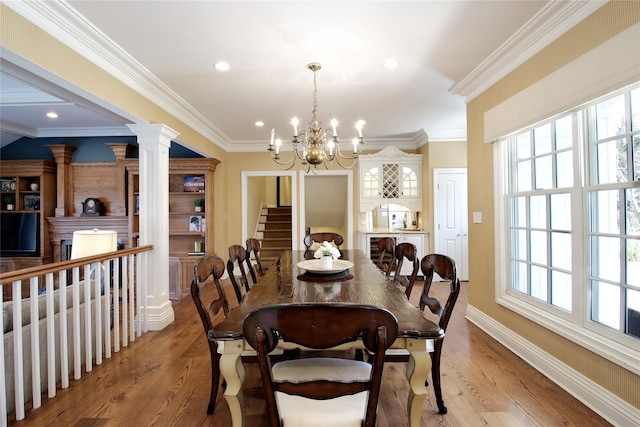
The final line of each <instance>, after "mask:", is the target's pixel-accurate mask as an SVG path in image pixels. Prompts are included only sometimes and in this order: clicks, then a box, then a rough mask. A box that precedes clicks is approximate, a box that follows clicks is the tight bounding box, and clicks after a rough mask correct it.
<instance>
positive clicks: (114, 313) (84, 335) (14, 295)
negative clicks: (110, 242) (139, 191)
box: [0, 245, 153, 427]
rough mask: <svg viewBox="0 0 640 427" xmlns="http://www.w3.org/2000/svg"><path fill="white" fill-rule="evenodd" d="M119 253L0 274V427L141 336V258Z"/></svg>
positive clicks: (141, 253)
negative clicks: (0, 312) (0, 335)
mask: <svg viewBox="0 0 640 427" xmlns="http://www.w3.org/2000/svg"><path fill="white" fill-rule="evenodd" d="M152 249H153V246H151V245H147V246H141V247H137V248H133V249H124V250H120V251H115V252H110V253H107V254H101V255H96V256H91V257H86V258H79V259H76V260H71V261H63V262H57V263H53V264H46V265H43V266H38V267H31V268H25V269H22V270H16V271H12V272H8V273H2V274H0V293H2V295H3V307H2V308H3V315H2V317H0V329H2V331H3V339H2V340H0V359H1V360H0V361H1V362H2V363H1V364H0V366H2V367H3V371H2V375H0V413H1V414H6V415H3V416H2V417H0V427H3V426H6V425H7V424H8V418H9V415H10V414H12V413H13V412H14V411H15V419H16V420H22V419H24V418H25V404H26V403H27V402H29V401H32V407H33V409H37V408H39V407H40V406H41V403H42V402H41V396H42V393H44V392H45V391H46V392H47V396H48V397H49V398H53V397H55V395H56V390H57V386H58V383H59V384H60V387H61V388H62V389H65V388H67V387H69V377H70V376H71V374H72V375H73V379H74V380H79V379H81V377H82V367H83V366H84V371H85V372H90V371H91V370H92V369H93V366H94V365H95V366H99V365H101V364H102V360H103V357H104V358H107V359H108V358H110V357H111V355H112V353H117V352H119V351H120V348H121V347H126V346H128V344H129V343H130V342H133V341H135V340H136V337H139V336H141V335H142V333H143V332H147V330H148V328H147V324H146V321H145V320H143V319H147V318H148V316H147V315H146V313H145V312H144V310H145V309H146V307H147V280H146V278H147V274H146V273H145V272H146V267H147V254H148V252H149V251H151V250H152Z"/></svg>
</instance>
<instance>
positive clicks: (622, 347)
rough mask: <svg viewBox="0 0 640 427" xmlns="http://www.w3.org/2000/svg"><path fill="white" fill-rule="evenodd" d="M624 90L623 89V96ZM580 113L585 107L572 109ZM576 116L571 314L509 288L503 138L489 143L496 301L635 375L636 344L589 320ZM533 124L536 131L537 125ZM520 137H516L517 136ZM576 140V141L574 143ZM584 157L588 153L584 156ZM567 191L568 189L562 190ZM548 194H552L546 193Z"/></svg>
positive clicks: (639, 351)
mask: <svg viewBox="0 0 640 427" xmlns="http://www.w3.org/2000/svg"><path fill="white" fill-rule="evenodd" d="M626 90H628V88H626V89H625V91H626ZM576 110H577V111H582V110H584V107H580V108H577V109H576ZM569 113H570V112H567V113H565V114H562V115H558V116H556V117H553V118H549V119H548V120H545V121H544V123H547V122H550V121H553V120H555V119H556V118H560V117H563V116H565V115H568V114H569ZM581 114H582V113H581V112H579V113H578V117H577V120H574V131H575V132H574V146H573V157H574V171H573V173H574V186H573V187H572V188H571V189H570V190H569V192H570V194H571V216H572V218H571V219H572V221H571V222H572V232H571V233H572V254H573V255H572V276H573V278H572V310H571V312H567V311H566V310H562V309H560V308H558V307H554V306H552V305H550V304H546V303H544V302H538V301H536V299H535V298H533V297H530V296H527V295H525V294H522V293H521V292H518V291H515V290H513V289H511V286H510V283H511V278H510V277H511V276H510V275H511V271H510V269H511V261H510V259H511V256H510V247H509V246H510V239H511V235H510V233H509V229H510V227H509V225H510V221H509V206H508V200H509V199H508V198H507V197H505V195H506V194H507V192H508V191H509V180H510V179H511V177H510V175H509V161H510V159H509V149H508V139H507V138H503V139H500V140H498V141H497V143H495V144H493V147H494V171H495V172H496V173H495V175H494V177H495V178H494V194H495V195H496V197H495V199H494V200H495V212H496V215H495V242H496V258H495V259H496V265H495V271H496V284H495V292H496V302H497V303H498V304H500V305H502V306H504V307H506V308H508V309H510V310H512V311H514V312H516V313H518V314H520V315H522V316H524V317H526V318H527V319H529V320H531V321H533V322H535V323H537V324H539V325H541V326H543V327H545V328H547V329H549V330H551V331H553V332H555V333H557V334H559V335H561V336H563V337H565V338H567V339H569V340H571V341H573V342H574V343H576V344H578V345H580V346H582V347H585V348H587V349H589V350H591V351H593V352H595V353H597V354H599V355H601V356H603V357H605V358H606V359H608V360H610V361H612V362H614V363H616V364H618V365H620V366H622V367H624V368H625V369H628V370H630V371H632V372H635V373H636V374H640V341H639V340H638V339H637V338H633V337H631V336H627V335H625V334H619V333H616V334H615V339H614V338H611V329H609V328H607V327H606V326H603V325H601V324H598V323H596V322H593V321H591V320H590V310H589V304H590V301H589V292H588V286H587V283H586V272H587V268H586V267H587V266H588V262H589V259H588V253H587V245H586V243H587V242H586V241H585V236H586V235H587V225H588V224H587V215H588V210H587V207H588V204H587V194H588V192H589V191H590V190H591V189H593V187H591V186H587V185H586V181H587V180H586V174H587V173H589V165H588V164H587V163H586V162H585V150H586V149H587V148H586V147H585V145H586V144H585V143H584V142H583V136H582V128H583V126H582V124H581V121H582V117H581ZM540 125H541V124H537V125H536V126H535V127H537V126H540ZM517 133H520V132H517ZM576 140H577V142H576ZM587 154H588V153H587ZM562 190H563V191H562V192H567V189H562ZM551 191H552V192H553V191H554V190H551Z"/></svg>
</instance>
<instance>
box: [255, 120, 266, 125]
mask: <svg viewBox="0 0 640 427" xmlns="http://www.w3.org/2000/svg"><path fill="white" fill-rule="evenodd" d="M256 126H258V127H262V126H264V122H261V121H260V120H258V121H257V122H256Z"/></svg>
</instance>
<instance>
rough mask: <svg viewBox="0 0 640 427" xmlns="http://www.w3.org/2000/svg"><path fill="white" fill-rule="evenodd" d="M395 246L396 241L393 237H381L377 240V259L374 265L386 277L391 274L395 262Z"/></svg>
mask: <svg viewBox="0 0 640 427" xmlns="http://www.w3.org/2000/svg"><path fill="white" fill-rule="evenodd" d="M395 247H396V241H395V239H394V238H393V237H381V238H380V240H379V241H378V261H376V267H378V268H379V269H380V270H382V272H383V273H385V275H386V276H387V277H389V276H390V275H391V272H392V271H393V269H394V265H395V263H396V257H395V253H394V250H395Z"/></svg>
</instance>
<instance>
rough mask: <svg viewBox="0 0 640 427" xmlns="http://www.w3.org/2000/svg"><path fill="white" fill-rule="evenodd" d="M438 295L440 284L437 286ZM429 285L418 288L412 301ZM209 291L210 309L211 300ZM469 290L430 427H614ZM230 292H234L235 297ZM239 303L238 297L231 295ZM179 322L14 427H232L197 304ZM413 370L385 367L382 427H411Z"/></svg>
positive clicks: (256, 382)
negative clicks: (521, 346)
mask: <svg viewBox="0 0 640 427" xmlns="http://www.w3.org/2000/svg"><path fill="white" fill-rule="evenodd" d="M434 286H435V285H434ZM421 287H422V284H421V283H417V284H416V286H415V288H414V293H413V296H412V299H414V298H417V296H418V294H419V292H420V290H421ZM206 288H209V287H208V286H206V287H205V289H203V296H204V298H203V300H206V298H207V292H210V291H211V290H210V289H206ZM468 289H469V284H468V283H466V282H465V283H463V284H462V291H461V295H460V298H459V300H458V304H457V306H456V309H455V310H454V314H453V317H452V320H451V322H450V324H449V328H448V330H447V337H446V340H445V344H444V350H443V358H442V369H441V371H442V390H443V396H444V401H445V404H446V406H447V407H448V409H449V413H448V414H446V415H439V414H438V413H437V407H436V405H435V397H434V395H433V389H432V388H431V387H429V388H428V397H427V401H426V402H425V404H424V408H423V411H422V425H423V426H469V427H472V426H473V427H475V426H482V425H485V426H586V425H588V426H607V425H609V424H608V423H607V422H606V421H605V420H603V419H602V418H601V417H599V416H598V415H597V414H595V413H594V412H593V411H591V410H590V409H589V408H587V407H586V406H584V405H583V404H581V403H580V402H578V401H577V400H576V399H574V398H573V397H572V396H570V395H569V394H568V393H566V392H565V391H563V390H562V389H560V388H559V387H558V386H556V385H555V384H554V383H552V382H551V381H550V380H548V379H547V378H546V377H544V376H543V375H541V374H540V373H538V372H537V371H536V370H534V369H533V368H531V367H530V366H529V365H527V364H526V363H525V362H523V361H522V360H521V359H520V358H518V357H517V356H516V355H514V354H513V353H511V352H510V351H508V350H507V349H506V348H504V347H503V346H502V345H500V344H499V343H497V342H496V341H495V340H494V339H492V338H491V337H489V336H488V335H487V334H485V333H484V332H482V331H481V330H479V329H478V328H477V327H475V326H474V325H473V324H471V323H469V322H468V321H467V320H465V319H464V313H465V310H466V306H467V302H468ZM229 291H230V289H229ZM230 295H231V294H230ZM174 310H175V322H174V323H173V324H171V325H170V326H168V327H167V328H166V329H165V330H163V331H159V332H149V333H147V334H145V335H144V336H142V337H141V338H139V339H138V340H137V341H135V342H133V343H131V344H130V345H129V347H127V348H124V349H123V350H121V352H120V353H118V354H115V355H114V356H113V357H112V358H111V359H108V360H105V361H104V362H103V364H102V365H101V366H97V367H95V366H94V369H93V371H92V372H90V373H85V374H83V378H82V380H81V381H72V382H71V386H70V387H69V388H68V389H66V390H58V394H57V396H56V397H55V398H53V399H48V398H47V397H46V394H45V395H44V396H43V398H42V407H40V408H39V409H37V410H28V412H27V418H26V419H25V420H23V421H20V422H17V421H15V419H12V417H10V419H9V425H10V426H78V427H90V426H181V427H183V426H184V427H189V426H211V427H229V426H230V425H231V421H230V414H229V409H228V406H227V404H226V402H225V400H224V398H223V397H222V390H221V391H220V394H219V398H218V404H217V407H216V411H215V413H214V414H213V415H207V413H206V408H207V403H208V400H209V391H210V384H211V383H210V381H211V380H210V358H209V352H208V348H207V343H206V339H205V335H204V331H203V329H202V324H201V323H200V319H199V318H198V315H197V313H196V310H195V307H194V306H193V302H192V300H191V298H190V297H186V298H184V299H183V300H181V301H179V302H176V303H175V304H174ZM404 371H405V365H404V364H402V363H388V364H387V365H386V366H385V372H384V379H383V387H382V393H381V399H380V406H379V410H378V413H379V416H378V425H379V426H382V427H387V426H388V427H396V426H405V425H407V423H408V419H407V416H406V401H407V396H408V392H409V388H408V385H407V382H406V380H405V374H404ZM244 396H245V403H246V409H247V418H246V426H247V427H265V426H267V422H266V419H265V416H264V410H265V406H264V401H263V398H262V396H263V393H262V388H261V386H260V378H259V372H258V370H257V367H256V366H255V364H247V365H246V380H245V388H244Z"/></svg>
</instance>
